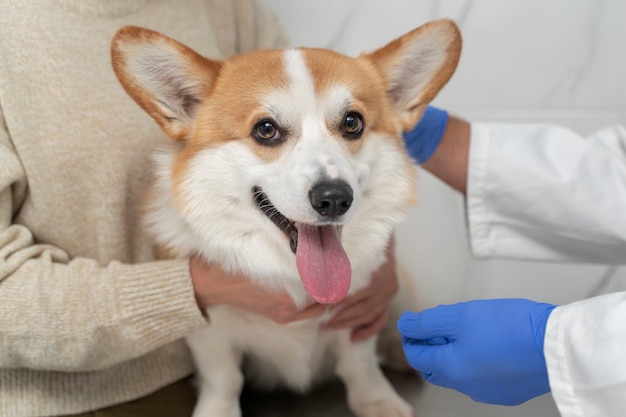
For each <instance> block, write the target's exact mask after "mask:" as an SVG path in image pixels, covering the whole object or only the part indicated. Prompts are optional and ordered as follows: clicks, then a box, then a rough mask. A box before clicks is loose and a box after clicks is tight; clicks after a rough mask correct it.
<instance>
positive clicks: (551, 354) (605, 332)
mask: <svg viewBox="0 0 626 417" xmlns="http://www.w3.org/2000/svg"><path fill="white" fill-rule="evenodd" d="M625 317H626V292H619V293H613V294H608V295H602V296H598V297H594V298H590V299H588V300H583V301H578V302H575V303H572V304H568V305H565V306H560V307H557V308H556V309H554V310H553V312H552V314H551V315H550V318H549V319H548V324H547V327H546V337H545V340H544V354H545V358H546V364H547V367H548V376H549V379H550V388H551V390H552V396H553V397H554V400H555V401H556V403H557V406H558V408H559V412H560V413H561V415H562V416H563V417H606V416H626V354H625V352H626V348H625V347H626V320H624V318H625Z"/></svg>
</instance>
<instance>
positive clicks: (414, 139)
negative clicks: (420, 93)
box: [404, 106, 448, 164]
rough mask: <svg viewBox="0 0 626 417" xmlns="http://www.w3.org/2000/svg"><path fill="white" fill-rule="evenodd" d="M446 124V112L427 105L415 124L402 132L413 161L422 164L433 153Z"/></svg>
mask: <svg viewBox="0 0 626 417" xmlns="http://www.w3.org/2000/svg"><path fill="white" fill-rule="evenodd" d="M447 125H448V112H446V111H445V110H441V109H438V108H436V107H432V106H428V107H426V110H424V114H423V115H422V118H421V119H420V121H419V122H418V123H417V125H416V126H415V127H414V128H413V130H410V131H408V132H405V133H404V144H405V146H406V149H407V151H408V152H409V154H410V155H411V157H413V159H414V160H415V162H417V163H418V164H423V163H424V162H426V161H428V159H429V158H430V157H431V156H432V155H433V153H435V150H436V149H437V146H439V142H441V137H442V136H443V132H444V131H445V130H446V126H447Z"/></svg>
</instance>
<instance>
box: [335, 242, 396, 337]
mask: <svg viewBox="0 0 626 417" xmlns="http://www.w3.org/2000/svg"><path fill="white" fill-rule="evenodd" d="M386 256H387V258H386V260H385V262H384V263H383V264H382V265H381V266H380V268H378V270H377V271H376V272H374V273H373V274H372V278H371V281H370V283H369V285H368V286H367V287H365V288H363V289H362V290H360V291H357V292H356V293H354V294H352V295H350V296H348V297H346V298H345V299H344V300H343V301H341V302H339V303H337V304H335V305H334V306H333V307H332V311H333V312H334V313H335V314H334V315H333V317H332V318H331V319H330V320H329V321H327V322H326V323H325V325H324V328H326V329H347V328H351V329H353V330H352V341H353V342H358V341H360V340H365V339H367V338H369V337H371V336H373V335H375V334H376V333H378V332H379V331H380V330H381V329H382V328H383V327H384V326H385V323H386V322H387V318H388V317H389V306H390V304H391V301H392V299H393V297H394V296H395V295H396V293H397V292H398V276H397V274H396V262H395V257H394V254H393V243H391V244H390V245H389V247H388V248H387V251H386Z"/></svg>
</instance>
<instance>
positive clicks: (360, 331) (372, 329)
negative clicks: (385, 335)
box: [350, 310, 389, 342]
mask: <svg viewBox="0 0 626 417" xmlns="http://www.w3.org/2000/svg"><path fill="white" fill-rule="evenodd" d="M388 317H389V312H388V311H387V310H385V311H384V312H383V313H382V314H380V315H379V316H378V317H376V318H375V319H374V320H373V321H372V322H370V323H368V324H365V325H362V326H359V327H357V328H355V329H354V330H353V331H352V334H351V336H350V339H351V340H352V341H353V342H360V341H362V340H366V339H369V338H370V337H372V336H374V335H375V334H376V333H378V332H379V331H380V330H381V329H382V328H383V327H384V326H385V323H387V318H388Z"/></svg>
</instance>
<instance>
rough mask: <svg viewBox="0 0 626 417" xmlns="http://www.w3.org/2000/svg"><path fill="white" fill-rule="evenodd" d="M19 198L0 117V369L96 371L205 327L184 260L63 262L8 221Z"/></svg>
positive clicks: (20, 185) (19, 182)
mask: <svg viewBox="0 0 626 417" xmlns="http://www.w3.org/2000/svg"><path fill="white" fill-rule="evenodd" d="M28 192H29V191H28V183H27V178H26V176H25V173H24V170H23V169H22V165H21V163H20V160H19V158H18V156H17V153H16V152H15V149H14V148H13V145H12V143H11V141H10V139H9V135H8V132H7V130H6V126H5V124H4V119H3V118H2V114H1V113H0V367H3V368H32V369H45V370H60V371H76V370H93V369H100V368H105V367H108V366H111V365H113V364H115V363H118V362H121V361H125V360H128V359H131V358H135V357H138V356H140V355H142V354H145V353H147V352H149V351H151V350H153V349H155V348H156V347H158V346H162V345H164V344H166V343H168V342H171V341H174V340H177V339H180V338H182V337H183V336H185V335H187V334H189V333H190V332H192V331H194V330H196V329H199V328H201V327H202V326H204V325H206V324H205V320H204V319H203V317H202V315H201V314H200V312H199V310H198V308H197V306H196V303H195V301H194V296H193V288H192V285H191V279H190V276H189V267H188V264H187V262H186V261H171V262H154V263H147V264H143V265H124V264H121V263H118V262H112V263H111V264H109V265H107V266H104V267H103V266H100V265H99V264H98V262H96V261H95V260H91V259H71V258H70V256H68V254H67V253H66V252H65V251H64V250H63V249H61V248H58V247H55V246H52V245H49V244H43V243H38V242H37V241H36V239H35V237H34V236H33V234H32V233H31V231H30V230H29V229H28V228H26V227H25V226H23V225H21V224H17V223H14V222H13V219H14V218H15V217H16V216H17V215H18V213H19V209H20V207H21V206H22V203H23V202H24V201H25V199H26V197H27V195H28Z"/></svg>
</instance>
